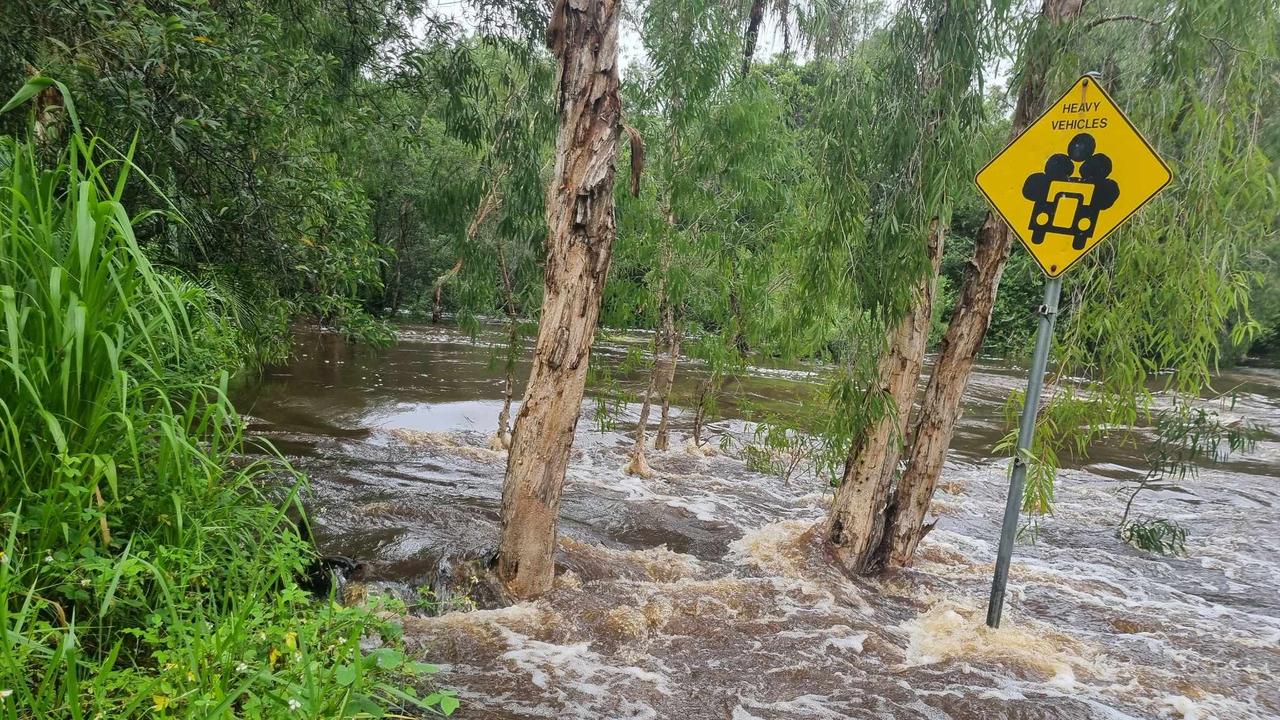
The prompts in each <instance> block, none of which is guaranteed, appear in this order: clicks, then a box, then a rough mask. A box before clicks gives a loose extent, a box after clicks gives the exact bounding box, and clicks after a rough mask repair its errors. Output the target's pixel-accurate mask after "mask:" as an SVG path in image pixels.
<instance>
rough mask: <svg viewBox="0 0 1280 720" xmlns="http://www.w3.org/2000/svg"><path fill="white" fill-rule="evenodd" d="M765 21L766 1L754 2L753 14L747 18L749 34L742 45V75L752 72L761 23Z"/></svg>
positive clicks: (753, 0) (752, 6)
mask: <svg viewBox="0 0 1280 720" xmlns="http://www.w3.org/2000/svg"><path fill="white" fill-rule="evenodd" d="M763 20H764V0H752V3H751V14H750V15H749V16H748V17H747V34H746V37H745V39H744V42H743V44H742V74H743V75H746V74H747V73H749V72H751V59H752V58H753V57H755V54H756V43H757V42H758V41H759V39H760V23H761V21H763Z"/></svg>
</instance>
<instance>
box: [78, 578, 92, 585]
mask: <svg viewBox="0 0 1280 720" xmlns="http://www.w3.org/2000/svg"><path fill="white" fill-rule="evenodd" d="M92 584H93V583H92V582H90V581H89V578H85V579H83V580H81V581H80V587H89V586H90V585H92Z"/></svg>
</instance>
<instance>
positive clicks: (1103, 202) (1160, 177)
mask: <svg viewBox="0 0 1280 720" xmlns="http://www.w3.org/2000/svg"><path fill="white" fill-rule="evenodd" d="M1171 177H1172V175H1171V174H1170V173H1169V166H1167V165H1165V164H1164V161H1163V160H1161V159H1160V156H1159V155H1157V154H1156V151H1155V149H1154V148H1152V147H1151V144H1150V143H1148V142H1147V141H1146V140H1145V139H1144V138H1143V137H1142V135H1141V133H1139V132H1138V129H1137V128H1135V127H1134V126H1133V123H1131V122H1129V118H1127V117H1125V116H1124V113H1122V112H1120V108H1119V107H1117V106H1116V103H1115V101H1114V100H1112V99H1111V96H1110V95H1107V92H1106V91H1105V90H1103V89H1102V86H1101V85H1099V84H1098V82H1097V80H1095V79H1094V78H1092V77H1090V76H1088V75H1086V76H1084V77H1082V78H1080V79H1079V80H1077V81H1076V84H1075V85H1073V86H1071V89H1070V90H1068V91H1067V94H1066V95H1063V96H1062V97H1061V98H1059V99H1058V101H1057V102H1055V103H1054V104H1053V105H1051V106H1049V109H1048V110H1046V111H1045V113H1044V114H1043V115H1041V116H1040V118H1039V119H1038V120H1036V121H1035V122H1034V123H1032V124H1031V126H1030V127H1028V128H1027V129H1026V130H1025V131H1024V132H1023V133H1022V134H1021V135H1019V136H1018V137H1017V138H1015V139H1014V140H1013V142H1011V143H1009V146H1008V147H1006V148H1005V149H1004V151H1003V152H1001V153H1000V154H999V155H997V156H996V157H995V158H994V159H993V160H992V161H991V162H989V163H987V166H986V167H984V168H982V170H981V171H979V172H978V177H977V183H978V187H979V188H980V189H981V190H982V193H983V194H984V195H986V196H987V200H989V201H990V202H991V205H992V207H994V208H995V209H996V212H998V213H1000V216H1001V217H1003V218H1004V220H1005V222H1007V223H1009V226H1010V227H1011V228H1013V231H1014V233H1015V234H1016V235H1017V236H1018V239H1020V240H1021V241H1022V244H1023V245H1025V246H1026V247H1027V250H1030V251H1031V255H1032V256H1033V257H1035V259H1036V262H1037V263H1039V264H1040V269H1042V270H1044V272H1045V274H1046V275H1048V276H1049V277H1057V276H1059V275H1061V274H1062V273H1064V272H1066V270H1067V268H1069V267H1071V266H1072V265H1074V264H1076V262H1077V261H1079V260H1080V258H1082V257H1084V256H1085V255H1086V254H1087V253H1088V252H1089V251H1090V250H1092V249H1093V248H1095V247H1097V246H1098V244H1100V243H1101V242H1102V241H1103V240H1104V239H1105V238H1106V237H1107V235H1109V234H1110V233H1111V231H1112V230H1115V229H1116V228H1117V227H1119V226H1120V225H1121V224H1122V223H1123V222H1124V221H1125V220H1128V219H1129V217H1130V216H1132V215H1133V214H1134V213H1135V212H1137V211H1138V208H1140V207H1142V206H1143V205H1144V204H1146V202H1147V201H1148V200H1150V199H1151V198H1153V197H1155V195H1156V193H1158V192H1160V190H1161V189H1163V188H1164V186H1165V185H1168V184H1169V180H1170V178H1171Z"/></svg>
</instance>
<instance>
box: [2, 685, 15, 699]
mask: <svg viewBox="0 0 1280 720" xmlns="http://www.w3.org/2000/svg"><path fill="white" fill-rule="evenodd" d="M12 694H13V691H12V690H10V689H9V688H5V689H3V690H0V700H3V699H5V698H7V697H9V696H10V695H12Z"/></svg>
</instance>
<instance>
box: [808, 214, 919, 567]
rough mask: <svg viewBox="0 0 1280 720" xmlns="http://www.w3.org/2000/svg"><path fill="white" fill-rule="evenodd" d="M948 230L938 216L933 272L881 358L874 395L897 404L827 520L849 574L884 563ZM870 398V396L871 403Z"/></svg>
mask: <svg viewBox="0 0 1280 720" xmlns="http://www.w3.org/2000/svg"><path fill="white" fill-rule="evenodd" d="M942 234H943V233H942V229H941V224H940V223H939V221H938V220H937V219H936V218H935V219H934V220H933V221H932V223H931V224H930V229H929V234H928V237H927V239H926V248H925V250H926V253H927V256H928V259H929V265H930V271H929V273H928V274H927V275H925V277H923V278H921V279H920V281H919V282H918V284H917V285H916V287H915V293H914V294H915V298H916V299H915V302H913V303H912V307H911V310H910V311H909V312H908V313H907V314H906V316H905V317H903V318H902V320H901V321H899V323H898V326H897V328H895V329H894V332H893V336H892V338H891V339H890V341H889V347H888V348H887V349H886V350H885V351H884V354H883V355H882V356H881V357H880V362H879V365H878V374H879V380H878V383H877V387H876V388H875V389H871V390H868V393H873V392H874V393H880V394H882V395H883V396H884V398H885V400H886V401H888V402H890V403H891V404H892V407H891V408H890V409H889V411H888V412H887V413H886V414H885V415H884V417H882V418H881V419H880V420H879V421H877V422H874V423H871V424H869V425H868V426H867V427H866V428H864V429H863V432H862V435H861V437H859V438H858V440H857V441H856V442H854V443H853V444H852V446H851V447H850V450H849V457H848V458H847V459H846V460H845V470H844V479H843V481H842V482H841V483H840V487H839V488H838V489H837V490H836V496H835V499H834V500H833V501H832V504H831V514H830V516H829V517H828V518H827V525H826V538H827V542H828V543H830V546H831V549H832V552H833V553H834V554H835V557H836V559H837V560H838V561H839V563H840V564H841V566H843V567H844V568H845V570H846V571H848V572H851V573H865V572H867V571H868V570H870V569H872V567H873V566H874V564H875V563H876V562H877V560H878V559H879V557H878V556H879V553H878V549H879V547H880V544H881V540H882V539H883V538H884V530H885V522H886V519H887V516H888V515H887V508H886V505H887V503H888V499H889V488H890V486H891V485H892V483H893V476H894V475H895V474H896V472H897V469H898V458H899V457H900V456H901V454H902V438H903V437H904V435H905V429H906V427H907V420H908V418H909V417H910V415H911V405H912V401H913V400H914V398H915V392H916V383H917V381H918V380H919V378H920V370H921V368H922V366H923V365H924V351H925V345H926V343H927V341H928V339H929V319H930V316H931V315H932V312H933V292H934V285H935V280H936V277H937V274H938V265H939V263H940V262H941V260H942ZM869 398H870V395H868V399H869Z"/></svg>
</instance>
